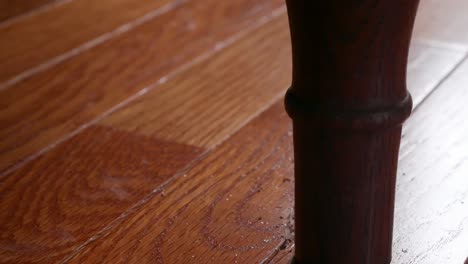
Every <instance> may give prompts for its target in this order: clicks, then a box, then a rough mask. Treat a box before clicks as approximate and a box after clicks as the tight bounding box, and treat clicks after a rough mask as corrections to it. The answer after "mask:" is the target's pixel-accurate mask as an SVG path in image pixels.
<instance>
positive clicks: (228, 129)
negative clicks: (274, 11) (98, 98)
mask: <svg viewBox="0 0 468 264" xmlns="http://www.w3.org/2000/svg"><path fill="white" fill-rule="evenodd" d="M265 40H268V41H265ZM272 54H274V56H272ZM290 55H291V50H290V45H289V31H288V24H287V19H286V17H285V14H283V15H281V16H280V17H278V18H277V19H274V20H273V21H272V22H269V23H268V24H267V25H265V26H263V27H261V28H259V29H258V30H256V31H254V32H252V33H249V35H248V36H247V37H245V38H243V39H241V40H240V41H238V43H237V44H236V45H235V46H232V47H230V48H227V49H226V50H224V51H223V52H221V53H220V54H219V55H216V56H215V57H213V58H212V59H209V60H208V61H206V62H203V63H201V64H199V65H196V66H195V67H193V68H191V69H189V70H187V71H186V72H184V73H182V74H180V75H179V76H177V77H176V78H174V79H173V80H171V81H169V82H167V83H165V84H163V85H161V87H160V89H157V90H153V91H151V92H149V93H148V94H146V95H145V96H144V97H142V98H141V99H139V100H136V101H135V102H133V103H131V104H129V105H128V106H127V107H125V108H123V109H121V110H119V111H117V112H115V113H114V114H113V115H111V116H110V117H109V118H106V119H105V120H103V122H102V124H103V125H107V126H112V127H116V128H119V129H124V130H126V131H129V132H135V133H139V134H143V135H147V136H156V137H157V138H163V139H165V140H169V141H177V142H181V143H185V144H190V145H195V146H199V147H204V148H212V147H213V146H215V145H217V144H219V143H220V142H221V141H222V140H224V139H225V138H227V137H228V136H229V135H230V134H232V133H233V132H234V131H236V130H238V129H239V128H240V127H242V126H243V125H244V124H245V123H246V121H248V120H249V119H250V118H251V117H252V116H255V115H256V113H259V112H260V111H262V110H264V109H265V108H266V107H267V106H269V105H271V104H272V102H273V101H276V100H278V99H279V98H280V97H281V96H282V95H283V94H284V91H285V89H286V87H287V86H288V84H289V83H290V81H291V73H290V69H291V62H290ZM252 58H255V59H252Z"/></svg>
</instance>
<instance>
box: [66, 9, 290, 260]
mask: <svg viewBox="0 0 468 264" xmlns="http://www.w3.org/2000/svg"><path fill="white" fill-rule="evenodd" d="M284 12H285V9H284V8H279V9H277V10H274V11H273V12H272V15H271V16H268V17H267V18H265V17H264V19H265V21H260V22H259V24H257V25H256V26H253V27H252V28H249V29H248V31H249V32H251V31H253V30H254V29H257V28H258V27H261V26H262V25H264V24H266V23H267V22H269V21H271V20H273V19H274V18H276V17H278V16H280V15H281V14H283V13H284ZM268 18H269V19H268ZM262 20H263V19H262ZM249 32H246V33H244V34H240V35H241V36H239V37H233V40H232V41H229V43H224V44H221V45H216V46H215V48H214V50H213V51H214V52H217V51H220V50H222V49H224V48H225V47H227V46H230V45H232V44H233V43H234V42H235V40H237V39H239V38H242V37H243V36H244V35H246V34H248V33H249ZM228 40H229V39H228ZM231 42H232V43H231ZM212 55H214V54H212ZM209 57H211V56H209ZM202 61H204V59H203V58H202V59H201V60H200V62H202ZM196 64H197V63H196ZM194 65H195V64H194ZM194 65H192V66H194ZM189 68H190V67H189ZM187 69H188V68H187ZM165 81H166V80H164V82H165ZM285 89H286V87H285ZM282 95H283V94H282V93H281V94H278V95H277V96H275V97H274V98H273V99H272V100H270V101H269V102H267V103H266V104H265V105H264V107H262V108H261V109H260V110H259V111H258V112H257V113H255V114H253V115H251V116H249V117H248V118H246V119H245V120H244V122H242V124H241V125H240V126H239V127H238V128H237V129H235V130H234V131H232V133H230V134H228V135H226V136H225V137H223V138H222V139H221V140H220V141H219V143H217V144H216V145H215V146H213V147H211V148H209V149H206V150H205V151H204V152H202V153H201V154H200V155H199V156H198V157H196V158H195V159H193V160H192V161H190V162H189V164H187V165H186V166H184V167H183V168H182V169H181V170H179V171H177V172H176V173H174V174H173V176H171V177H170V178H169V179H168V180H166V181H165V182H163V183H162V184H160V185H159V186H157V187H156V188H155V189H154V190H153V191H151V193H149V194H148V195H146V196H145V197H144V198H143V199H141V200H139V201H138V202H136V203H135V204H134V205H133V206H131V207H130V208H129V209H128V210H126V211H125V212H123V213H122V214H121V215H120V216H119V217H117V218H116V219H115V220H114V221H112V222H111V223H110V224H108V225H107V226H106V227H104V228H103V229H101V230H100V231H99V232H97V233H96V234H95V235H93V236H92V237H91V238H89V239H88V240H87V241H86V242H84V243H83V244H81V245H79V246H78V247H76V248H75V250H73V252H72V253H70V254H69V255H68V256H66V257H65V258H64V259H63V260H62V261H61V262H60V263H67V262H68V261H70V260H71V259H72V258H73V257H75V256H76V255H77V254H79V253H80V252H82V251H83V250H84V249H85V248H86V247H87V246H88V245H90V244H91V243H93V242H94V241H96V240H98V239H100V238H102V237H105V236H106V235H107V234H108V233H109V232H111V231H112V230H113V228H115V227H117V226H118V225H119V224H120V223H121V222H123V221H124V220H125V219H126V218H127V216H128V215H130V214H132V213H134V212H136V211H138V210H139V209H140V208H142V207H143V206H144V205H146V204H147V203H148V202H149V201H150V200H151V199H152V198H153V197H155V196H156V195H158V194H159V193H160V192H161V191H162V190H163V189H164V188H165V187H167V186H168V185H170V184H171V183H173V182H174V181H175V180H177V179H178V178H180V177H181V176H182V175H185V174H186V173H187V172H188V171H189V170H190V169H192V168H193V167H194V166H195V165H196V164H198V163H199V162H200V161H201V160H203V159H205V158H206V157H207V156H208V155H209V154H210V153H212V152H213V151H214V150H215V149H216V148H217V147H218V146H219V145H221V144H222V143H223V142H225V141H227V140H228V139H229V138H230V137H231V136H232V135H233V134H235V133H236V132H238V131H239V130H241V129H242V128H243V127H244V126H245V125H246V124H248V123H250V122H251V121H252V120H254V119H255V118H257V117H258V116H260V115H261V114H262V113H264V112H265V111H267V110H268V109H270V108H271V107H272V106H273V105H274V104H276V103H278V102H280V101H281V100H282ZM287 241H288V240H287V239H285V241H284V242H282V243H281V244H280V245H279V246H278V247H277V248H275V249H274V252H273V253H272V254H274V253H275V252H276V253H278V252H279V251H280V250H281V247H282V246H284V245H286V243H287ZM288 248H290V247H288ZM275 255H276V254H275ZM273 257H274V256H273ZM266 259H270V257H267V258H266ZM263 262H264V261H262V263H263ZM266 263H268V262H266Z"/></svg>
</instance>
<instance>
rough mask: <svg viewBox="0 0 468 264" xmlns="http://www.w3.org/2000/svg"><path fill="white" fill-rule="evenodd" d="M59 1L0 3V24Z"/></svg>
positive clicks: (28, 0) (5, 0)
mask: <svg viewBox="0 0 468 264" xmlns="http://www.w3.org/2000/svg"><path fill="white" fill-rule="evenodd" d="M59 1H60V0H58V1H57V0H16V1H8V0H4V1H0V23H1V22H3V21H5V20H8V19H13V18H15V17H16V16H20V15H24V14H28V13H32V12H34V11H35V10H37V9H39V8H41V7H44V6H47V5H48V4H51V3H54V2H59Z"/></svg>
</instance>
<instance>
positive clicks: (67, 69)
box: [0, 0, 468, 264]
mask: <svg viewBox="0 0 468 264" xmlns="http://www.w3.org/2000/svg"><path fill="white" fill-rule="evenodd" d="M80 1H82V2H85V1H86V0H73V1H70V2H68V3H67V4H66V5H71V4H73V5H78V4H79V3H78V2H80ZM110 2H113V3H110ZM150 2H151V1H141V3H140V1H138V3H136V2H134V1H133V3H134V4H135V5H139V6H141V8H142V9H141V10H143V11H141V12H140V13H135V14H126V13H125V12H132V10H134V9H131V8H127V9H126V8H120V9H115V10H116V11H115V16H117V15H119V16H121V17H123V18H122V19H121V18H117V17H102V19H103V20H105V21H108V22H105V24H106V25H114V26H107V27H104V26H103V27H100V26H97V27H99V28H100V29H99V30H100V31H99V32H98V31H93V32H94V33H93V34H91V35H86V34H89V33H82V34H83V35H82V37H80V39H81V40H80V41H79V42H73V43H74V44H67V45H68V46H67V45H65V44H57V45H58V46H60V47H58V46H55V45H52V46H50V47H43V46H37V45H35V43H36V42H34V41H32V40H31V42H30V43H29V44H28V42H27V41H25V42H24V43H22V44H21V45H24V50H25V54H26V53H28V54H32V56H37V58H40V59H37V61H36V62H34V63H32V64H28V63H29V61H28V60H26V61H22V62H21V63H19V64H18V65H19V68H18V69H20V70H19V72H17V73H14V74H10V75H9V77H8V78H7V79H8V80H10V79H15V78H16V76H19V75H21V74H22V73H23V72H25V71H28V69H31V68H34V67H35V65H40V64H43V63H47V62H48V61H50V60H51V59H52V58H54V57H57V56H61V55H62V54H65V53H67V52H72V50H73V49H76V48H77V47H78V48H79V47H80V45H82V44H80V43H87V42H89V41H92V40H93V39H96V38H99V37H100V36H102V35H104V34H106V33H109V32H113V29H115V28H118V27H119V26H121V25H125V24H127V23H131V22H132V21H135V20H138V19H141V18H142V16H144V14H147V13H151V12H153V11H154V12H157V11H155V10H158V9H159V7H158V6H156V5H158V3H162V1H152V3H150ZM93 3H94V2H93ZM103 3H104V2H102V3H100V2H99V1H97V2H95V5H96V6H100V7H99V8H103V9H106V8H108V7H109V6H105V5H104V4H103ZM105 3H106V5H112V4H114V3H117V1H105ZM118 3H124V1H123V0H122V1H119V2H118ZM125 3H130V2H129V1H127V2H125ZM177 3H178V4H177V5H176V4H175V2H174V3H173V2H168V5H171V6H172V5H173V6H174V7H173V8H171V9H170V10H167V11H166V12H164V13H161V14H159V15H157V16H154V17H151V18H150V19H148V20H145V21H144V22H142V23H141V24H139V25H138V26H135V27H131V28H128V30H127V31H125V32H121V33H119V34H115V35H114V34H113V35H112V37H110V38H105V39H104V40H103V42H102V43H99V45H95V46H91V47H89V48H88V49H86V50H82V51H80V52H79V53H76V54H74V55H73V56H69V57H67V56H65V57H64V59H63V60H62V61H61V62H60V63H59V64H57V65H51V66H49V67H46V68H44V69H42V70H41V71H37V72H34V71H33V72H29V73H27V74H29V75H28V76H29V77H28V78H25V79H21V81H20V82H16V83H14V84H11V85H9V86H5V87H4V89H2V91H1V92H0V102H1V103H0V131H1V132H0V134H1V135H2V136H1V137H0V139H1V146H2V147H1V148H0V149H1V154H0V164H1V166H0V167H1V169H0V171H1V175H2V176H1V178H0V197H1V199H0V263H114V262H115V263H236V261H237V263H287V262H288V261H289V260H290V257H291V256H292V254H293V252H294V243H293V241H294V228H293V225H292V223H293V221H294V218H293V217H294V216H293V214H292V211H291V210H292V206H293V192H292V191H293V185H294V179H293V166H292V163H293V155H292V154H293V152H292V145H291V140H292V139H291V137H292V134H291V133H292V131H291V124H290V120H289V118H288V117H287V115H286V113H285V112H284V109H283V106H282V97H283V95H284V91H285V90H286V88H287V86H288V85H289V82H290V80H291V74H290V67H291V57H290V51H291V48H290V44H289V41H290V40H289V30H288V22H287V16H286V13H285V12H286V9H285V6H284V2H283V1H280V0H278V1H276V0H262V1H244V0H242V1H177ZM439 3H440V2H437V1H422V2H421V5H420V6H421V10H422V12H424V13H422V14H418V17H422V18H424V17H432V18H433V19H436V20H438V21H446V22H441V23H451V22H453V21H455V20H456V21H463V19H464V17H465V15H464V10H463V8H461V7H463V6H462V5H461V4H463V1H447V2H444V3H445V5H446V6H444V7H443V8H441V7H440V5H439ZM66 5H65V4H63V5H57V6H54V7H53V8H50V9H47V10H46V11H47V12H46V11H43V12H39V13H37V14H34V13H32V15H31V16H25V17H21V16H19V17H17V18H15V20H14V23H10V27H11V30H12V31H15V32H17V34H19V35H21V36H18V37H19V39H25V40H27V39H28V35H27V32H28V29H27V28H28V27H30V25H31V24H30V22H28V21H36V22H35V23H34V24H40V23H51V22H47V21H53V20H54V17H57V16H59V15H60V13H61V12H65V11H63V10H64V9H62V8H64V7H65V6H66ZM149 5H154V6H149ZM111 7H113V6H111ZM86 8H89V13H92V12H91V11H92V10H94V9H93V8H95V6H89V5H88V7H86V5H84V6H83V9H82V10H83V11H82V12H84V13H86ZM96 8H97V7H96ZM61 10H62V11H61ZM49 12H50V13H49ZM46 14H55V15H53V16H52V15H51V16H50V17H49V16H48V15H46ZM65 14H67V15H69V16H71V14H72V13H65ZM40 16H41V17H42V19H38V18H39V17H40ZM445 16H449V17H452V18H453V19H452V20H449V19H446V18H445ZM35 19H38V20H35ZM87 19H89V20H90V21H82V22H81V23H90V24H93V23H94V24H97V23H98V22H97V21H98V20H97V18H96V17H88V18H87ZM41 21H43V22H41ZM111 21H114V22H112V23H115V24H112V23H111ZM190 21H191V22H194V23H193V24H191V23H190ZM28 25H29V26H28ZM168 25H170V29H165V28H166V27H168ZM425 25H426V22H424V19H423V20H421V21H419V20H418V19H417V20H416V28H415V29H416V30H415V35H414V38H413V41H412V45H411V49H410V57H409V58H410V59H409V63H408V89H409V90H410V92H411V94H412V95H413V98H414V102H415V105H414V109H415V110H414V114H413V116H412V117H411V118H410V119H409V120H408V121H407V123H406V125H405V127H404V128H403V138H402V143H401V150H400V161H399V163H400V167H399V171H398V177H397V183H396V184H397V188H396V209H395V225H394V245H393V262H392V263H394V264H403V263H412V264H434V263H448V264H450V263H463V261H465V259H466V258H467V256H468V252H467V251H466V244H467V243H468V237H467V232H466V228H464V227H466V226H467V223H466V218H467V217H468V213H467V211H468V210H467V208H466V206H467V204H468V201H467V200H466V199H467V198H466V196H465V193H466V192H467V190H468V181H467V180H466V177H465V174H466V167H467V166H468V162H467V159H466V151H465V150H464V149H465V148H466V147H465V146H467V144H468V139H467V138H466V135H468V133H466V131H465V130H466V129H465V125H464V119H465V116H466V114H467V113H465V112H466V109H464V108H465V104H466V103H465V102H466V101H468V94H466V92H465V91H467V90H466V89H465V88H466V87H467V85H468V80H467V79H466V76H468V66H467V62H466V55H467V52H466V51H467V50H466V49H465V46H468V43H467V42H464V40H463V38H462V37H463V32H465V31H464V30H465V27H464V26H463V25H464V24H463V23H462V22H460V23H453V24H451V25H452V26H450V28H447V29H450V34H451V36H454V37H456V36H457V34H458V39H457V40H456V41H455V40H454V39H450V38H443V37H440V36H444V35H442V34H448V33H446V32H445V33H444V32H443V26H440V27H439V26H425ZM71 26H72V25H70V24H63V25H62V27H63V28H60V26H58V25H57V27H58V29H57V31H54V32H66V31H67V29H66V28H67V27H71ZM37 27H41V26H40V25H37ZM0 30H2V28H1V24H0ZM83 30H84V31H91V30H94V29H90V28H88V27H87V28H83ZM84 31H83V32H84ZM21 32H23V33H21ZM96 32H97V33H96ZM77 34H78V33H77ZM80 34H81V33H80ZM80 34H79V35H80ZM86 36H87V37H86ZM0 39H1V40H0V45H2V44H1V43H3V42H4V38H3V35H1V34H0ZM54 41H57V43H65V42H62V41H65V39H64V40H61V39H56V38H55V39H54ZM70 43H71V42H70ZM62 45H63V47H62ZM45 48H48V49H50V52H51V53H48V54H49V55H47V54H41V53H42V52H43V49H45ZM11 52H12V51H11V50H9V49H3V48H2V49H0V53H1V55H0V56H3V57H6V56H8V55H7V54H12V53H11ZM36 53H37V54H36ZM34 54H35V55H34ZM50 54H52V55H50ZM28 56H29V55H28ZM23 63H24V64H23ZM21 65H23V66H21ZM0 72H1V74H4V72H5V71H4V70H1V71H0Z"/></svg>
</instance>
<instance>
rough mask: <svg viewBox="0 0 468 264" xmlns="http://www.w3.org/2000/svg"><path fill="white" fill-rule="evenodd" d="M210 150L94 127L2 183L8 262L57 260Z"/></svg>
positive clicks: (0, 228)
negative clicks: (203, 152) (203, 150)
mask: <svg viewBox="0 0 468 264" xmlns="http://www.w3.org/2000/svg"><path fill="white" fill-rule="evenodd" d="M200 153H202V150H201V149H199V148H195V147H189V146H186V145H182V144H177V143H172V142H171V143H169V142H165V141H161V140H157V139H149V138H146V137H142V136H134V135H132V134H129V133H126V132H122V131H118V130H113V129H110V128H103V127H99V126H94V127H91V128H89V129H87V130H86V131H85V132H83V133H81V134H79V135H78V136H76V137H74V138H73V139H71V140H70V141H68V142H66V143H65V144H62V145H60V146H59V147H57V148H55V149H54V151H50V152H48V153H47V154H46V155H44V156H41V157H40V158H39V159H36V160H35V161H34V162H32V163H30V164H28V165H27V166H25V167H23V168H22V169H20V170H18V171H17V172H16V173H15V174H14V175H10V176H9V177H7V178H6V179H3V180H2V181H1V183H0V193H1V197H2V199H1V200H0V234H1V235H0V263H46V262H47V263H49V262H57V261H59V260H60V259H61V258H63V257H64V256H65V255H66V254H69V253H70V252H72V250H74V249H75V248H77V247H80V246H81V245H82V244H84V243H85V242H86V241H87V240H88V239H91V238H92V237H93V236H94V235H95V234H97V233H99V232H101V231H102V229H104V228H106V227H108V226H109V224H111V223H112V222H113V221H115V220H116V219H118V218H119V217H123V214H122V213H124V212H125V211H126V210H128V209H129V208H131V207H133V206H134V205H135V204H136V203H137V202H138V201H140V200H141V199H143V198H144V197H145V196H147V195H148V194H149V193H151V192H152V191H153V190H154V189H156V188H157V187H158V186H159V185H161V184H162V183H163V182H165V181H166V180H168V179H169V178H170V177H171V176H173V175H174V174H175V173H176V172H178V171H181V170H183V168H184V167H185V166H187V165H188V164H189V163H190V161H192V160H193V159H194V158H195V157H197V156H198V155H200Z"/></svg>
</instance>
